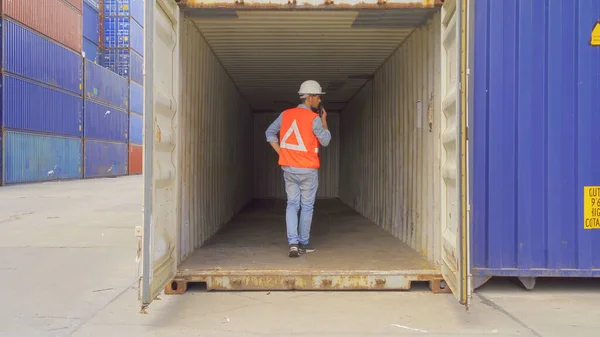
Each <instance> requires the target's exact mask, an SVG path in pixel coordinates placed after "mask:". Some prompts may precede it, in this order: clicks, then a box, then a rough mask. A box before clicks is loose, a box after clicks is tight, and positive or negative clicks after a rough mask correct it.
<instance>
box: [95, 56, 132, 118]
mask: <svg viewBox="0 0 600 337" xmlns="http://www.w3.org/2000/svg"><path fill="white" fill-rule="evenodd" d="M85 97H86V98H89V99H93V100H96V101H99V102H102V103H106V104H108V105H112V106H115V107H119V108H122V109H128V108H129V88H128V84H127V79H126V78H124V77H121V76H119V75H117V74H115V73H113V72H112V71H110V70H108V69H106V68H104V67H102V66H99V65H96V64H94V63H92V62H90V61H89V60H86V61H85Z"/></svg>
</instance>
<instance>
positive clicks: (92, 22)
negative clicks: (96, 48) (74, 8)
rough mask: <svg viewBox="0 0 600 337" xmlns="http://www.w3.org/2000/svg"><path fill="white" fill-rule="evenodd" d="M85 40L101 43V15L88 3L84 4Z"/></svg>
mask: <svg viewBox="0 0 600 337" xmlns="http://www.w3.org/2000/svg"><path fill="white" fill-rule="evenodd" d="M83 38H85V39H88V40H90V41H93V42H94V43H96V44H99V43H100V13H98V10H97V9H95V8H93V7H92V6H90V5H89V4H87V3H84V4H83Z"/></svg>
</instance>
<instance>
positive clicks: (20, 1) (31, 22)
mask: <svg viewBox="0 0 600 337" xmlns="http://www.w3.org/2000/svg"><path fill="white" fill-rule="evenodd" d="M1 1H2V2H1V4H2V13H3V14H4V15H6V16H9V17H11V18H13V19H15V20H16V21H19V22H21V23H22V24H24V25H26V26H28V27H30V28H32V29H33V30H36V31H38V32H39V33H41V34H42V35H46V36H48V37H49V38H51V39H52V40H55V41H57V42H58V43H60V44H63V45H65V46H67V47H68V48H70V49H73V50H74V51H76V52H79V53H80V52H81V44H82V34H83V32H82V30H83V28H82V21H81V12H80V11H78V10H77V9H75V8H73V7H72V6H71V5H69V4H68V3H66V2H63V1H62V0H26V1H25V0H17V1H15V0H12V1H8V0H1ZM70 1H71V2H75V0H70Z"/></svg>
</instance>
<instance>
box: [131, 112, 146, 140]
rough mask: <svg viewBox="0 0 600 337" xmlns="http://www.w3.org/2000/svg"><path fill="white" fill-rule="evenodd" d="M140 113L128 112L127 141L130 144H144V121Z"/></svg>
mask: <svg viewBox="0 0 600 337" xmlns="http://www.w3.org/2000/svg"><path fill="white" fill-rule="evenodd" d="M142 118H143V117H142V115H138V114H136V113H131V114H129V142H130V143H131V144H138V145H142V144H144V139H143V135H144V132H143V129H142V126H143V124H144V121H143V119H142Z"/></svg>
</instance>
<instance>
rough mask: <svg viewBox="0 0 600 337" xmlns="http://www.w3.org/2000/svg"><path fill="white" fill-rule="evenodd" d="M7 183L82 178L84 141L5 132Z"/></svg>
mask: <svg viewBox="0 0 600 337" xmlns="http://www.w3.org/2000/svg"><path fill="white" fill-rule="evenodd" d="M3 136H4V138H3V140H2V143H3V147H4V151H3V157H2V161H3V174H2V177H3V183H4V184H15V183H25V182H34V181H46V180H57V179H78V178H79V179H80V178H81V174H82V170H81V154H82V151H81V150H82V149H81V143H82V142H81V138H68V137H58V136H46V135H35V134H27V133H21V132H13V131H4V134H3Z"/></svg>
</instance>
